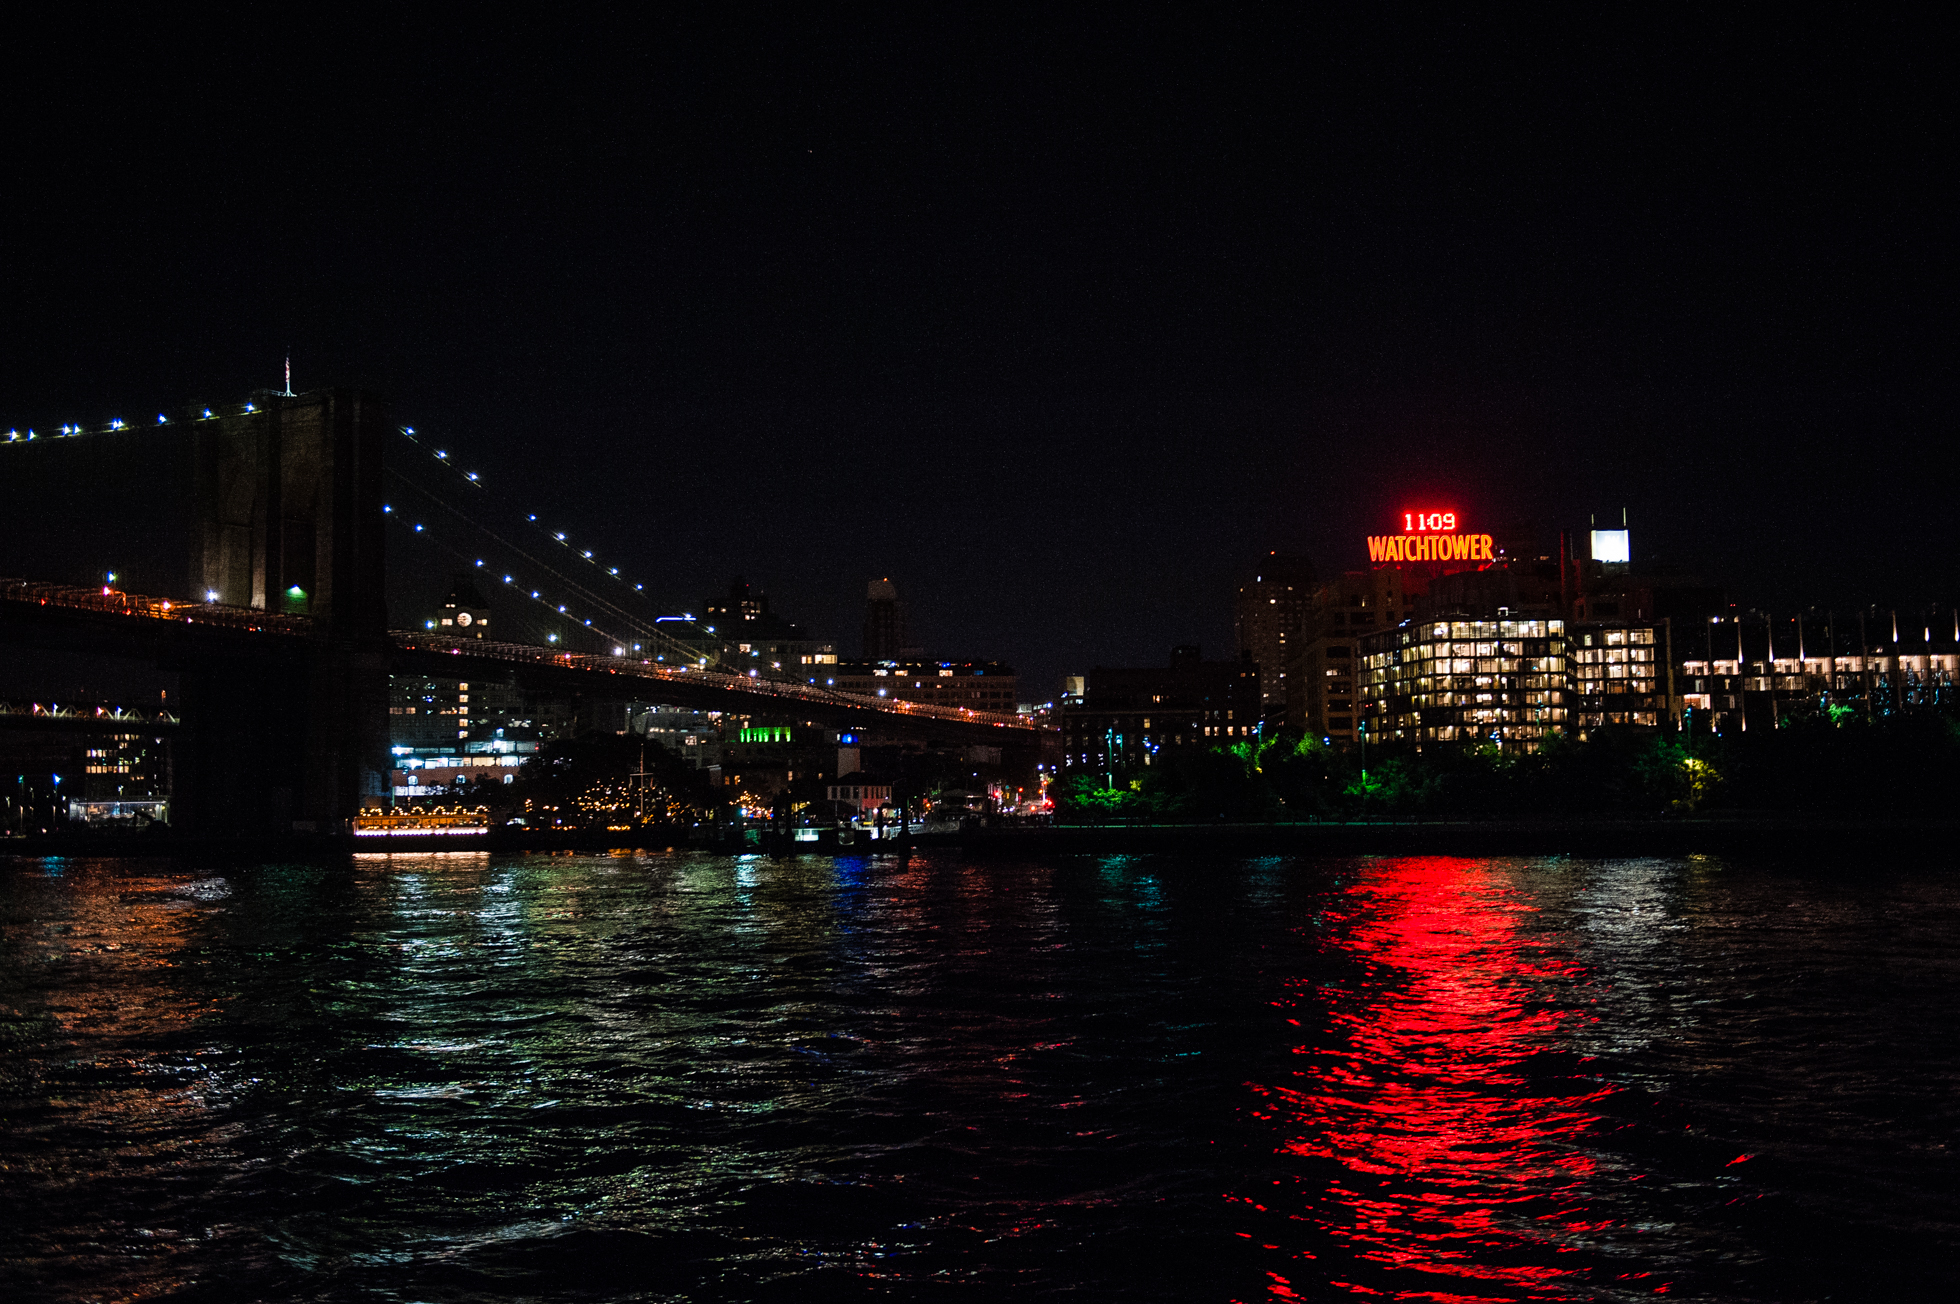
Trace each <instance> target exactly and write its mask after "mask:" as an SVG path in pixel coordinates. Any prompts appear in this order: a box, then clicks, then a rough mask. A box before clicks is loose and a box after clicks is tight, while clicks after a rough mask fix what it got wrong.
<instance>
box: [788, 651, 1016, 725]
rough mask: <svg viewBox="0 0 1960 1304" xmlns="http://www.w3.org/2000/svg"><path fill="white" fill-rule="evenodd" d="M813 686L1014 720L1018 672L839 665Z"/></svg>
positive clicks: (965, 664) (975, 665)
mask: <svg viewBox="0 0 1960 1304" xmlns="http://www.w3.org/2000/svg"><path fill="white" fill-rule="evenodd" d="M827 671H828V673H825V674H822V675H818V674H815V673H812V674H810V675H809V676H807V678H808V679H809V681H810V682H811V683H813V684H822V685H823V686H824V687H826V688H836V689H841V690H842V691H844V692H846V693H862V694H864V695H865V696H866V697H887V698H892V699H895V700H897V701H900V702H916V703H918V704H919V705H921V706H945V707H957V708H963V709H965V710H969V711H975V712H981V713H985V714H989V715H1014V714H1015V713H1016V712H1017V711H1018V709H1019V707H1018V704H1017V703H1016V701H1015V696H1014V685H1015V675H1014V667H1012V666H1010V665H1006V664H1004V663H1002V662H999V661H840V662H838V663H837V664H836V665H835V666H834V667H828V668H827Z"/></svg>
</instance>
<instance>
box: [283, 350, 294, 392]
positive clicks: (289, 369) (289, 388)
mask: <svg viewBox="0 0 1960 1304" xmlns="http://www.w3.org/2000/svg"><path fill="white" fill-rule="evenodd" d="M284 397H286V398H293V397H295V395H294V394H293V351H292V349H290V348H288V349H287V350H286V392H285V395H284Z"/></svg>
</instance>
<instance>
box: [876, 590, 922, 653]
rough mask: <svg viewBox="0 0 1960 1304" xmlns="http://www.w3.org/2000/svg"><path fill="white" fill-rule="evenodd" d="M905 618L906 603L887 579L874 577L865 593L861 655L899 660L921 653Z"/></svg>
mask: <svg viewBox="0 0 1960 1304" xmlns="http://www.w3.org/2000/svg"><path fill="white" fill-rule="evenodd" d="M922 654H923V653H922V650H921V649H919V648H917V647H915V646H914V645H913V643H912V632H911V630H910V629H909V628H907V626H906V622H905V604H904V603H903V602H901V601H899V597H898V586H897V585H895V584H893V583H892V582H891V580H890V579H882V580H873V581H871V583H870V584H869V585H868V586H867V587H866V589H865V593H864V659H865V660H866V661H899V660H903V659H905V658H906V657H907V656H908V655H910V656H919V655H922Z"/></svg>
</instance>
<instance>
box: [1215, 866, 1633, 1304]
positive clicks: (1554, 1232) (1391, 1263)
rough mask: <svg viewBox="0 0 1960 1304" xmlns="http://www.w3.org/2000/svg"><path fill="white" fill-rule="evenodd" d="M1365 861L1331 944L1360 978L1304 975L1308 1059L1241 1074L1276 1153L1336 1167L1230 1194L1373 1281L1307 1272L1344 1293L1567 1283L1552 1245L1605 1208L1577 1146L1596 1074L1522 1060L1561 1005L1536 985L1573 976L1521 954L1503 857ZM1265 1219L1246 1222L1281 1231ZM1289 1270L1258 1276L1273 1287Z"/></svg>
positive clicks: (1531, 952) (1517, 1293)
mask: <svg viewBox="0 0 1960 1304" xmlns="http://www.w3.org/2000/svg"><path fill="white" fill-rule="evenodd" d="M1364 873H1365V876H1364V877H1363V879H1362V880H1361V881H1360V882H1358V883H1357V884H1356V885H1355V887H1354V888H1353V889H1352V890H1351V892H1350V895H1349V903H1350V905H1351V907H1352V909H1351V911H1350V912H1349V913H1348V914H1347V917H1346V919H1345V921H1344V922H1345V924H1346V925H1347V927H1346V932H1345V935H1344V936H1343V937H1341V939H1340V941H1339V942H1338V943H1336V944H1337V945H1339V946H1340V947H1341V948H1342V949H1344V950H1346V951H1349V952H1350V953H1353V954H1355V955H1357V956H1359V957H1360V958H1361V959H1362V960H1363V961H1364V968H1365V971H1364V975H1363V976H1361V977H1359V978H1356V979H1351V980H1348V981H1346V982H1344V983H1343V984H1340V985H1336V986H1330V987H1325V988H1320V989H1318V990H1316V989H1314V988H1312V987H1309V986H1307V985H1305V984H1302V985H1301V986H1300V988H1299V990H1298V991H1297V993H1296V995H1295V997H1294V1006H1295V1009H1294V1011H1293V1012H1295V1013H1297V1012H1300V1011H1311V1010H1312V1009H1313V1008H1314V1007H1323V1008H1324V1016H1323V1017H1324V1019H1325V1024H1326V1032H1325V1033H1324V1034H1322V1035H1321V1036H1320V1037H1319V1038H1317V1040H1316V1043H1315V1044H1311V1045H1305V1046H1300V1047H1297V1048H1296V1050H1295V1053H1296V1054H1299V1055H1301V1056H1303V1057H1306V1059H1305V1062H1304V1063H1302V1064H1301V1065H1300V1067H1299V1068H1298V1069H1297V1070H1296V1071H1295V1072H1294V1073H1293V1075H1292V1076H1291V1077H1290V1078H1288V1079H1284V1080H1280V1081H1276V1082H1272V1083H1265V1084H1253V1086H1254V1090H1255V1091H1256V1092H1257V1093H1258V1094H1259V1095H1260V1096H1261V1097H1263V1100H1264V1103H1263V1105H1262V1106H1261V1108H1260V1109H1259V1110H1258V1111H1257V1112H1258V1114H1259V1116H1260V1117H1262V1118H1265V1119H1268V1120H1270V1121H1272V1122H1273V1123H1275V1124H1277V1125H1278V1126H1279V1127H1280V1128H1281V1129H1282V1137H1283V1140H1282V1141H1281V1143H1280V1146H1279V1149H1280V1152H1281V1153H1282V1154H1283V1155H1293V1156H1299V1157H1301V1158H1303V1159H1309V1160H1331V1161H1333V1162H1334V1163H1335V1164H1338V1165H1339V1168H1338V1169H1335V1170H1331V1171H1330V1169H1329V1168H1328V1167H1327V1165H1325V1164H1303V1165H1302V1166H1301V1170H1300V1172H1299V1174H1298V1176H1297V1177H1296V1178H1295V1179H1294V1180H1293V1182H1292V1183H1291V1186H1292V1189H1291V1190H1290V1191H1287V1185H1288V1184H1287V1183H1284V1182H1282V1183H1279V1184H1276V1186H1275V1188H1273V1189H1270V1190H1268V1191H1266V1192H1260V1193H1257V1194H1247V1193H1241V1194H1235V1195H1233V1196H1232V1197H1230V1198H1233V1199H1236V1200H1242V1201H1244V1202H1245V1203H1247V1204H1249V1205H1251V1206H1252V1207H1253V1208H1254V1209H1257V1210H1260V1211H1261V1212H1262V1213H1267V1214H1268V1215H1269V1216H1270V1214H1272V1213H1281V1214H1285V1215H1286V1216H1287V1217H1288V1218H1289V1220H1292V1221H1294V1223H1295V1225H1296V1226H1297V1225H1298V1224H1300V1223H1304V1224H1306V1225H1307V1226H1309V1227H1312V1228H1314V1230H1315V1233H1316V1234H1315V1237H1314V1239H1315V1240H1317V1241H1319V1242H1320V1244H1318V1245H1316V1246H1315V1248H1316V1249H1318V1250H1320V1251H1321V1252H1322V1253H1321V1256H1320V1257H1322V1258H1323V1259H1327V1260H1340V1261H1342V1262H1341V1264H1340V1266H1338V1267H1337V1266H1335V1264H1334V1263H1333V1262H1331V1261H1330V1262H1326V1263H1322V1264H1319V1265H1317V1267H1318V1268H1319V1269H1320V1271H1321V1272H1322V1273H1332V1274H1334V1275H1335V1276H1341V1277H1357V1276H1359V1277H1363V1278H1364V1279H1365V1280H1366V1281H1367V1282H1368V1283H1371V1284H1363V1283H1362V1282H1360V1281H1353V1280H1334V1279H1333V1277H1332V1276H1326V1275H1323V1276H1321V1280H1322V1281H1324V1282H1326V1283H1327V1284H1328V1285H1331V1286H1334V1287H1336V1288H1339V1289H1344V1290H1346V1291H1349V1292H1352V1293H1355V1294H1362V1295H1384V1296H1386V1297H1388V1298H1391V1299H1405V1300H1435V1301H1448V1302H1455V1301H1470V1300H1488V1299H1519V1298H1526V1299H1530V1298H1557V1297H1559V1296H1561V1295H1562V1294H1564V1293H1565V1288H1570V1287H1572V1286H1576V1285H1578V1282H1577V1281H1575V1280H1574V1277H1575V1273H1576V1269H1575V1268H1572V1267H1568V1266H1566V1265H1564V1264H1558V1263H1554V1262H1552V1260H1553V1259H1554V1258H1556V1257H1558V1256H1559V1255H1561V1254H1562V1253H1565V1252H1568V1251H1570V1250H1571V1249H1573V1248H1575V1247H1576V1246H1575V1243H1576V1242H1578V1241H1580V1240H1582V1239H1584V1238H1585V1237H1586V1235H1587V1234H1588V1233H1590V1232H1593V1231H1596V1230H1597V1229H1599V1228H1600V1227H1602V1226H1606V1225H1609V1224H1604V1223H1599V1222H1596V1221H1590V1220H1588V1217H1587V1210H1586V1188H1587V1186H1588V1183H1589V1180H1590V1179H1591V1177H1592V1175H1593V1169H1594V1161H1593V1159H1592V1157H1591V1155H1590V1154H1589V1153H1588V1152H1587V1150H1586V1149H1585V1148H1584V1145H1583V1137H1584V1134H1586V1133H1587V1132H1588V1131H1590V1130H1591V1129H1592V1128H1593V1126H1594V1125H1595V1124H1596V1123H1597V1121H1598V1115H1597V1114H1595V1113H1594V1112H1592V1110H1591V1109H1590V1106H1591V1105H1592V1104H1593V1102H1595V1101H1597V1100H1598V1099H1599V1098H1600V1097H1602V1096H1604V1095H1606V1094H1608V1091H1607V1090H1604V1089H1599V1088H1598V1087H1597V1086H1596V1084H1594V1083H1592V1082H1589V1081H1586V1080H1584V1079H1578V1078H1574V1077H1572V1076H1569V1075H1566V1074H1562V1073H1552V1074H1550V1075H1546V1074H1545V1073H1543V1072H1542V1070H1541V1072H1540V1073H1539V1074H1537V1075H1534V1074H1533V1073H1532V1072H1531V1071H1530V1069H1529V1068H1528V1067H1527V1061H1529V1060H1530V1059H1531V1058H1532V1057H1533V1056H1534V1055H1538V1054H1540V1053H1542V1052H1545V1051H1548V1050H1556V1049H1557V1048H1558V1047H1557V1043H1558V1040H1559V1038H1558V1034H1559V1030H1560V1027H1561V1025H1562V1024H1563V1023H1565V1022H1567V1021H1568V1020H1570V1019H1572V1018H1573V1017H1575V1014H1574V1012H1573V1011H1571V1010H1569V1009H1566V1008H1562V1002H1560V1001H1559V999H1558V997H1557V995H1556V993H1555V992H1553V991H1549V990H1548V989H1556V988H1565V987H1567V986H1569V985H1570V984H1571V982H1572V981H1573V978H1574V976H1575V975H1574V973H1573V971H1572V970H1571V968H1570V967H1569V966H1566V965H1563V964H1559V963H1554V962H1552V961H1549V960H1547V959H1545V958H1543V957H1542V956H1540V955H1538V954H1535V950H1536V948H1535V947H1534V945H1533V944H1532V943H1531V941H1530V940H1529V939H1528V938H1527V937H1526V936H1524V935H1523V934H1522V930H1521V928H1520V924H1521V923H1522V922H1523V921H1524V920H1525V919H1526V918H1527V917H1528V916H1529V914H1530V913H1531V911H1532V907H1531V906H1530V905H1529V904H1527V903H1526V902H1524V901H1522V900H1520V899H1519V897H1518V894H1516V893H1515V892H1513V891H1512V890H1511V888H1510V887H1509V885H1508V884H1507V882H1506V877H1505V872H1504V868H1503V866H1502V864H1501V863H1493V862H1488V861H1469V860H1446V859H1419V860H1402V861H1382V862H1378V863H1376V864H1374V865H1372V866H1370V867H1369V868H1368V869H1367V870H1366V871H1364ZM1283 1013H1285V1012H1283ZM1289 1022H1293V1020H1289ZM1283 1191H1285V1192H1286V1194H1284V1195H1283V1194H1282V1192H1283ZM1289 1203H1290V1204H1291V1207H1290V1208H1289V1207H1288V1205H1289ZM1265 1227H1266V1234H1265V1236H1263V1237H1261V1238H1260V1239H1268V1240H1270V1239H1277V1238H1275V1237H1273V1236H1272V1224H1271V1223H1270V1222H1268V1223H1266V1224H1265ZM1283 1248H1292V1249H1295V1250H1296V1252H1299V1253H1300V1254H1301V1257H1302V1258H1303V1259H1311V1258H1313V1257H1315V1256H1313V1255H1312V1254H1308V1253H1305V1252H1304V1251H1305V1247H1303V1246H1293V1247H1283ZM1282 1283H1285V1285H1284V1286H1282ZM1298 1287H1299V1283H1298V1282H1297V1281H1296V1282H1287V1281H1286V1279H1285V1278H1283V1277H1280V1276H1279V1275H1278V1274H1274V1280H1273V1283H1272V1285H1271V1286H1270V1287H1269V1290H1270V1292H1271V1293H1272V1294H1273V1295H1275V1296H1279V1297H1297V1295H1296V1294H1295V1291H1296V1290H1297V1289H1298Z"/></svg>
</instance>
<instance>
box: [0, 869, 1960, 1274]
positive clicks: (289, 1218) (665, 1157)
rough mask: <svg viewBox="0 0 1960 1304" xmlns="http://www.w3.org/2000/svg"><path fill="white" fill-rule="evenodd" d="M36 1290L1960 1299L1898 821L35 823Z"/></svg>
mask: <svg viewBox="0 0 1960 1304" xmlns="http://www.w3.org/2000/svg"><path fill="white" fill-rule="evenodd" d="M0 909H4V914H3V915H0V1036H4V1041H0V1112H3V1114H4V1133H3V1134H0V1182H3V1183H4V1185H0V1260H3V1261H4V1262H0V1291H4V1293H5V1295H6V1296H7V1297H8V1298H11V1299H19V1300H29V1299H32V1300H122V1299H150V1298H179V1299H213V1300H232V1299H238V1300H253V1299H266V1300H400V1301H478V1300H483V1301H489V1300H581V1299H593V1300H783V1301H790V1300H795V1301H822V1300H830V1299H854V1300H855V1299H890V1300H912V1299H921V1300H938V1299H950V1298H955V1297H959V1298H971V1299H989V1300H991V1299H1043V1298H1050V1297H1056V1298H1075V1299H1085V1300H1086V1299H1094V1300H1104V1299H1110V1300H1115V1299H1121V1300H1178V1301H1185V1300H1254V1299H1260V1300H1272V1299H1286V1300H1290V1299H1309V1300H1320V1299H1341V1298H1348V1297H1355V1298H1361V1299H1371V1300H1435V1301H1452V1302H1455V1301H1471V1300H1519V1299H1583V1300H1623V1299H1650V1298H1654V1297H1657V1296H1664V1297H1667V1298H1678V1299H1720V1300H1776V1301H1787V1300H1812V1299H1819V1300H1821V1299H1875V1300H1876V1299H1892V1300H1909V1299H1931V1298H1947V1297H1949V1295H1948V1291H1950V1290H1951V1288H1952V1282H1953V1280H1954V1278H1955V1276H1956V1271H1960V1268H1957V1267H1956V1265H1960V1257H1956V1253H1957V1252H1960V1193H1957V1192H1960V1182H1956V1168H1955V1163H1954V1154H1953V1143H1954V1139H1955V1132H1956V1123H1960V1093H1957V1092H1956V1085H1960V981H1957V980H1960V958H1956V956H1957V955H1960V952H1957V951H1956V947H1955V942H1956V940H1960V877H1956V876H1955V875H1954V874H1952V873H1950V872H1947V871H1946V870H1944V869H1943V868H1941V867H1940V866H1939V865H1937V864H1930V863H1929V864H1925V865H1919V864H1913V863H1905V862H1901V861H1899V860H1898V859H1896V858H1885V859H1876V858H1875V859H1873V860H1871V861H1870V862H1867V863H1855V864H1851V863H1836V864H1820V865H1812V866H1792V865H1788V864H1769V863H1764V864H1754V863H1747V862H1742V861H1719V860H1714V859H1689V860H1618V861H1587V860H1574V859H1560V858H1543V859H1477V860H1463V859H1443V858H1433V859H1357V860H1340V861H1320V860H1301V859H1291V858H1273V859H1255V860H1246V859H1237V858H1220V859H1217V860H1202V859H1193V858H1189V857H1179V858H1169V857H1163V858H1157V857H1109V858H1092V857H1058V858H1055V859H1053V860H1046V861H1032V862H1012V861H967V860H964V859H962V858H961V857H960V856H959V855H957V854H953V853H946V854H939V853H934V854H927V855H915V856H912V857H910V858H909V859H907V858H896V857H894V858H879V857H872V858H862V859H835V860H832V859H826V858H819V857H804V858H800V859H794V860H784V861H773V860H769V859H765V858H762V857H742V858H728V857H720V856H711V855H705V854H648V855H615V856H596V857H595V856H567V855H556V856H554V855H528V856H509V857H503V856H490V855H484V854H474V853H460V854H444V855H426V856H414V855H405V856H385V855H375V856H357V857H353V858H350V859H349V860H347V861H344V862H341V863H338V864H265V865H245V866H241V865H236V864H224V863H220V862H190V861H171V860H165V859H154V860H137V859H132V860H123V861H114V860H12V861H7V860H0Z"/></svg>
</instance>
